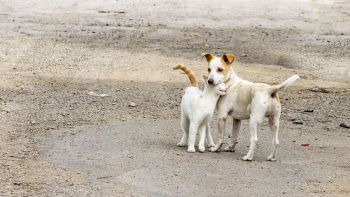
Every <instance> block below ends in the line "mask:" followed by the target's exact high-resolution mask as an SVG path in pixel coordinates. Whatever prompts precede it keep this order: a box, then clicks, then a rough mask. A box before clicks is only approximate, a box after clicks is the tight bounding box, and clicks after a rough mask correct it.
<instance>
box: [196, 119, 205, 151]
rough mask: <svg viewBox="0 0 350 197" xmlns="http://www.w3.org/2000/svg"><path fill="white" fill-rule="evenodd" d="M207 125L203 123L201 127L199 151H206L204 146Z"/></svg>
mask: <svg viewBox="0 0 350 197" xmlns="http://www.w3.org/2000/svg"><path fill="white" fill-rule="evenodd" d="M206 126H207V125H201V126H200V127H199V142H198V149H199V152H204V151H205V147H204V141H205V130H206Z"/></svg>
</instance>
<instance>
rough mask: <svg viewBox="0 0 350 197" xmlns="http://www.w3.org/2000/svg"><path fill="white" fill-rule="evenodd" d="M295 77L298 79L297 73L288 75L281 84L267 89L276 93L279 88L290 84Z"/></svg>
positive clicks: (284, 87)
mask: <svg viewBox="0 0 350 197" xmlns="http://www.w3.org/2000/svg"><path fill="white" fill-rule="evenodd" d="M297 79H299V75H293V76H291V77H289V78H288V79H287V80H285V81H284V82H283V83H282V84H280V85H273V86H271V87H270V88H269V90H270V92H271V93H277V92H278V91H280V90H284V89H286V88H287V87H288V86H289V85H290V84H292V83H293V82H294V81H295V80H297Z"/></svg>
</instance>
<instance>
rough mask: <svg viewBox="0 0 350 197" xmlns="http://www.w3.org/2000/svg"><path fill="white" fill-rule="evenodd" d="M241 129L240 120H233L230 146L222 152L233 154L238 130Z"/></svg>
mask: <svg viewBox="0 0 350 197" xmlns="http://www.w3.org/2000/svg"><path fill="white" fill-rule="evenodd" d="M240 128H241V120H237V119H233V126H232V135H231V144H230V145H229V146H227V147H226V148H225V149H224V150H225V151H229V152H235V146H236V144H237V143H238V134H239V129H240Z"/></svg>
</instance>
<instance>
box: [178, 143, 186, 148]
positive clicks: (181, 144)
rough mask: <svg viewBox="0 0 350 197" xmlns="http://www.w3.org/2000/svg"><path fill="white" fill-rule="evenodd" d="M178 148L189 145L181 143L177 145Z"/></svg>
mask: <svg viewBox="0 0 350 197" xmlns="http://www.w3.org/2000/svg"><path fill="white" fill-rule="evenodd" d="M177 146H178V147H183V146H187V144H186V143H183V142H179V143H177Z"/></svg>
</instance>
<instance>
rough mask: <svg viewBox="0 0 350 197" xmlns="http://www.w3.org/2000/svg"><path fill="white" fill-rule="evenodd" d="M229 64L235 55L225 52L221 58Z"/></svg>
mask: <svg viewBox="0 0 350 197" xmlns="http://www.w3.org/2000/svg"><path fill="white" fill-rule="evenodd" d="M221 59H222V60H223V61H224V62H225V63H226V64H227V65H231V64H232V62H233V60H234V59H235V56H234V55H232V54H224V55H223V56H222V58H221Z"/></svg>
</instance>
